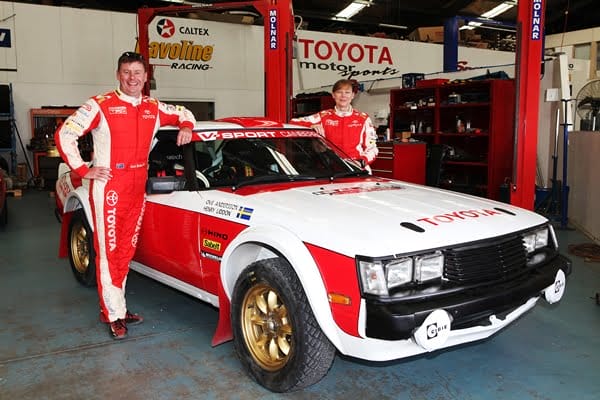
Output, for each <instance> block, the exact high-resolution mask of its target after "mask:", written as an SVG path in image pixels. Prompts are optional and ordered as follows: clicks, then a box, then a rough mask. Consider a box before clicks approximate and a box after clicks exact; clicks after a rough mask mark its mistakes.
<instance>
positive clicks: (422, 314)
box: [365, 254, 571, 340]
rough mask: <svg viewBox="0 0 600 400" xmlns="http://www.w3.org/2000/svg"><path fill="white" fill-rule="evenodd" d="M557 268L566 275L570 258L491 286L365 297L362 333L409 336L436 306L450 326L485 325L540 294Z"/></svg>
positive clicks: (388, 337) (376, 336)
mask: <svg viewBox="0 0 600 400" xmlns="http://www.w3.org/2000/svg"><path fill="white" fill-rule="evenodd" d="M559 270H562V271H563V272H564V274H565V275H568V274H569V273H570V272H571V261H570V260H569V259H568V258H566V257H564V256H562V255H560V254H559V255H558V256H557V257H555V258H554V259H553V260H551V261H549V262H548V263H547V264H546V265H544V266H543V267H540V268H538V269H536V270H535V271H533V272H531V273H529V274H527V275H525V276H522V277H520V278H519V279H517V280H514V281H509V282H504V283H502V284H498V285H494V286H487V287H478V288H473V289H466V290H464V291H460V292H457V293H453V294H450V295H448V296H436V297H432V298H427V297H423V298H422V299H417V300H415V299H411V300H410V301H402V300H398V301H388V302H383V301H377V300H375V299H366V301H365V303H366V330H365V334H366V336H367V337H369V338H373V339H383V340H403V339H409V338H411V337H413V334H414V333H415V331H416V329H417V328H419V327H420V326H422V325H423V323H424V322H425V319H426V318H427V317H428V316H429V315H430V314H431V313H433V312H434V311H435V310H444V311H446V312H447V313H448V314H449V316H450V320H451V325H452V330H456V329H465V328H471V327H477V326H486V325H489V324H490V317H491V316H495V317H497V318H500V319H502V318H503V317H505V316H506V315H508V314H509V313H511V312H512V311H513V310H515V309H516V308H518V307H519V306H521V305H522V304H524V303H525V302H527V301H528V300H529V299H531V298H532V297H539V296H540V295H541V294H543V292H544V290H545V289H547V288H548V287H549V286H551V285H552V284H553V283H554V282H555V278H556V276H557V273H558V271H559Z"/></svg>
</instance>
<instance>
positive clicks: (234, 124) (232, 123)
mask: <svg viewBox="0 0 600 400" xmlns="http://www.w3.org/2000/svg"><path fill="white" fill-rule="evenodd" d="M173 129H176V130H178V128H177V127H176V126H164V127H162V128H161V129H160V130H173ZM240 129H308V128H306V127H304V126H300V125H294V124H288V123H281V122H277V121H273V120H270V119H268V118H264V117H228V118H221V119H216V120H211V121H197V122H196V125H195V126H194V131H205V130H240Z"/></svg>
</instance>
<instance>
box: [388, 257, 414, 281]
mask: <svg viewBox="0 0 600 400" xmlns="http://www.w3.org/2000/svg"><path fill="white" fill-rule="evenodd" d="M385 269H386V271H385V272H386V274H385V277H386V278H387V287H388V289H391V288H393V287H396V286H400V285H404V284H405V283H408V282H410V281H411V280H412V277H413V260H412V258H410V257H406V258H403V259H401V260H394V261H392V262H390V263H388V264H387V265H386V268H385Z"/></svg>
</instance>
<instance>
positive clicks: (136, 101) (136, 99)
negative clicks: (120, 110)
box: [115, 89, 142, 106]
mask: <svg viewBox="0 0 600 400" xmlns="http://www.w3.org/2000/svg"><path fill="white" fill-rule="evenodd" d="M115 93H117V96H119V98H120V99H121V100H123V101H126V102H128V103H131V105H133V106H139V105H140V104H141V103H142V96H140V97H131V96H129V95H126V94H125V93H123V92H121V90H119V89H115Z"/></svg>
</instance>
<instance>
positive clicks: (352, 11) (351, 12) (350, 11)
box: [335, 1, 370, 19]
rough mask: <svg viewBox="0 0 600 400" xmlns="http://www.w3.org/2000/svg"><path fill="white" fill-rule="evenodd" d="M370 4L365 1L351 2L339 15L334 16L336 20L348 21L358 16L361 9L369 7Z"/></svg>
mask: <svg viewBox="0 0 600 400" xmlns="http://www.w3.org/2000/svg"><path fill="white" fill-rule="evenodd" d="M369 5H370V3H369V2H367V1H353V2H352V3H350V4H349V5H348V6H347V7H346V8H344V9H343V10H342V11H340V12H339V13H337V14H335V16H336V17H337V18H345V19H350V18H352V17H353V16H355V15H356V14H358V13H359V12H360V11H361V10H362V9H363V8H365V7H367V6H369Z"/></svg>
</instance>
